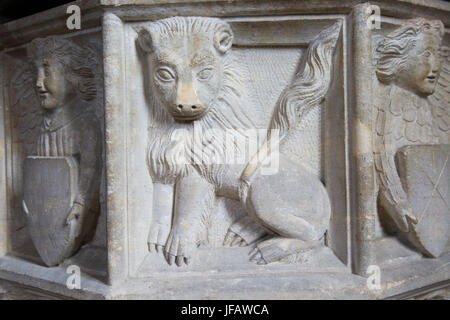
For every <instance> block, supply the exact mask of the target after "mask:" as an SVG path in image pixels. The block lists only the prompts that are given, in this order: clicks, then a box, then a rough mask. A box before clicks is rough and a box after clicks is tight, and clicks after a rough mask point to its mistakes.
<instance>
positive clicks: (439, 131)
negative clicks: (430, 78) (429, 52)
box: [428, 46, 450, 144]
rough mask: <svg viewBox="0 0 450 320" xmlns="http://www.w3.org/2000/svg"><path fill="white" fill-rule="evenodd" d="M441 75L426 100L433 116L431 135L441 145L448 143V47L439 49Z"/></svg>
mask: <svg viewBox="0 0 450 320" xmlns="http://www.w3.org/2000/svg"><path fill="white" fill-rule="evenodd" d="M441 58H442V66H441V74H440V77H439V80H438V82H437V84H436V88H435V92H434V94H433V95H431V96H430V97H429V98H428V101H429V103H430V109H431V113H432V115H433V122H434V125H433V133H434V134H435V136H438V137H439V138H440V142H441V143H443V144H449V143H450V47H445V46H443V47H442V48H441Z"/></svg>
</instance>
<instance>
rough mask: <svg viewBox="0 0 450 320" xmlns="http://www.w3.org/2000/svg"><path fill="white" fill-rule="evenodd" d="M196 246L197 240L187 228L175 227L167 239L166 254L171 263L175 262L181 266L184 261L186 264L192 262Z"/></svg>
mask: <svg viewBox="0 0 450 320" xmlns="http://www.w3.org/2000/svg"><path fill="white" fill-rule="evenodd" d="M194 247H195V241H194V239H193V237H192V235H191V234H190V233H189V232H188V231H186V230H180V228H176V227H175V228H173V229H172V231H171V232H170V235H169V238H168V239H167V243H166V246H165V248H164V256H165V257H166V260H167V262H168V263H169V264H170V265H172V264H173V263H174V262H175V263H176V265H177V266H179V267H181V266H182V265H183V263H185V264H186V265H187V264H189V263H190V261H191V257H192V252H193V249H194Z"/></svg>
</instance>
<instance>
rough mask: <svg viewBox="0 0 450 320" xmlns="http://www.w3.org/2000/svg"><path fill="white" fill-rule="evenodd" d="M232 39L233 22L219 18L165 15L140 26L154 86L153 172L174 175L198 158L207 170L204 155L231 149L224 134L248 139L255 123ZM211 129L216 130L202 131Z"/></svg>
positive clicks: (165, 176) (151, 86) (149, 78)
mask: <svg viewBox="0 0 450 320" xmlns="http://www.w3.org/2000/svg"><path fill="white" fill-rule="evenodd" d="M232 42H233V32H232V30H231V27H230V26H229V24H228V23H226V22H224V21H222V20H220V19H215V18H204V17H173V18H167V19H162V20H158V21H155V22H152V23H150V24H148V25H147V26H145V27H144V28H142V29H140V30H139V31H138V38H137V45H138V47H140V48H141V49H142V51H143V52H144V53H145V68H146V70H145V73H146V76H147V83H146V85H147V86H149V87H148V89H150V90H148V92H151V94H148V96H147V99H148V104H149V108H150V109H151V110H150V111H151V112H150V114H151V116H152V117H151V118H152V119H151V126H150V127H152V128H153V130H150V141H149V150H148V152H149V153H148V161H149V168H150V172H151V175H152V176H153V177H154V178H155V177H156V178H157V179H158V178H159V179H164V180H167V179H168V177H170V180H172V179H175V178H176V177H177V176H180V175H181V176H182V175H185V174H186V173H188V172H190V171H191V170H192V169H193V167H194V166H195V165H196V164H197V165H198V164H199V163H200V166H197V168H200V170H203V169H204V168H205V166H204V165H202V163H205V162H209V163H212V162H214V161H205V158H210V159H209V160H211V158H212V157H216V158H217V157H219V158H224V154H226V153H227V152H228V151H229V150H227V148H226V147H225V144H226V142H225V140H226V138H225V136H226V134H228V135H230V133H231V134H232V135H234V136H236V137H239V138H244V139H246V130H248V129H250V128H254V127H255V126H254V124H253V122H252V121H251V120H250V117H249V116H248V115H247V114H246V113H245V104H246V103H247V102H246V101H243V99H242V94H241V91H242V90H243V88H244V86H243V83H242V78H243V77H242V76H241V74H240V70H242V68H240V67H239V63H238V62H237V61H236V59H234V57H233V54H232V52H231V49H230V48H231V46H232ZM194 128H195V130H194ZM199 128H200V129H201V130H197V129H199ZM178 129H182V130H184V132H186V133H185V134H181V135H180V134H179V131H178V132H177V130H178ZM211 129H212V130H214V132H215V134H214V135H213V136H211V135H207V134H206V135H205V134H204V133H205V132H207V131H208V130H209V131H211ZM234 151H235V150H234ZM198 153H201V154H198ZM179 159H197V160H194V162H195V163H181V164H180V163H179ZM199 159H201V160H199ZM206 160H208V159H206ZM209 167H211V166H209Z"/></svg>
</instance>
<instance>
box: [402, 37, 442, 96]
mask: <svg viewBox="0 0 450 320" xmlns="http://www.w3.org/2000/svg"><path fill="white" fill-rule="evenodd" d="M439 49H440V41H439V40H438V39H437V38H436V37H434V36H432V35H431V34H428V33H422V34H421V35H420V36H419V39H417V41H416V45H415V46H414V48H412V49H411V50H410V51H409V53H408V55H407V61H406V63H405V67H404V68H402V70H401V71H400V72H399V74H398V77H397V85H399V86H401V87H403V88H405V89H407V90H410V91H413V92H415V93H416V94H418V95H421V96H429V95H431V94H433V93H434V89H435V87H436V83H437V81H438V79H439V74H440V69H441V62H440V58H439Z"/></svg>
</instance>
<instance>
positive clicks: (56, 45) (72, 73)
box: [27, 36, 97, 110]
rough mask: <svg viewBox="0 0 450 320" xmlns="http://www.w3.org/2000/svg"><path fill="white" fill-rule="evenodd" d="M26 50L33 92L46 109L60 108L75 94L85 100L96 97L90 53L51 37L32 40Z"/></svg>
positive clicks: (68, 42)
mask: <svg viewBox="0 0 450 320" xmlns="http://www.w3.org/2000/svg"><path fill="white" fill-rule="evenodd" d="M27 53H28V57H29V59H30V60H31V61H32V62H33V65H34V66H35V77H36V79H35V80H36V81H35V89H36V94H37V96H38V97H39V99H40V102H41V106H42V107H43V108H45V109H46V110H53V109H56V108H59V107H61V106H63V105H65V104H66V103H68V102H70V101H71V100H73V99H74V98H75V97H76V96H77V95H79V96H80V97H81V99H83V100H85V101H89V100H93V99H94V98H95V97H96V93H97V88H96V82H95V75H94V72H93V70H92V68H90V67H89V62H88V60H87V59H88V58H89V55H88V54H87V53H86V52H85V51H84V50H83V49H82V48H81V47H80V46H78V45H76V44H75V43H73V42H72V41H69V40H65V39H61V38H57V37H54V36H51V37H47V38H38V39H34V40H33V41H31V42H30V43H29V44H28V46H27Z"/></svg>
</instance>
